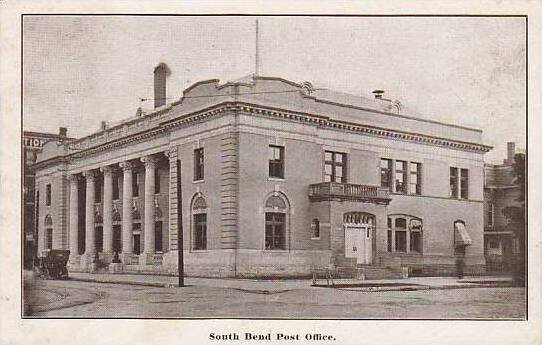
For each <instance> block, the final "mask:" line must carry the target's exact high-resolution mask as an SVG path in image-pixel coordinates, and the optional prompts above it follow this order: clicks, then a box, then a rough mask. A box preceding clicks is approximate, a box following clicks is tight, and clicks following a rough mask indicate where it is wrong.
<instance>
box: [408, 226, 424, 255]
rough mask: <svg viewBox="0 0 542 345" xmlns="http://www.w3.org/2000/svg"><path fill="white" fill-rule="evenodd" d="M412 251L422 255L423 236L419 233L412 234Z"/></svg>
mask: <svg viewBox="0 0 542 345" xmlns="http://www.w3.org/2000/svg"><path fill="white" fill-rule="evenodd" d="M410 251H411V252H416V253H421V252H422V234H421V232H419V231H411V232H410Z"/></svg>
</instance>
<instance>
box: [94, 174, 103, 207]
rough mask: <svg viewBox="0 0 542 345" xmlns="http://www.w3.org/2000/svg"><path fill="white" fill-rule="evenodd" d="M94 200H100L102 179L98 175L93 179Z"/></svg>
mask: <svg viewBox="0 0 542 345" xmlns="http://www.w3.org/2000/svg"><path fill="white" fill-rule="evenodd" d="M94 202H97V203H98V202H102V181H100V179H99V178H98V177H96V179H95V180H94Z"/></svg>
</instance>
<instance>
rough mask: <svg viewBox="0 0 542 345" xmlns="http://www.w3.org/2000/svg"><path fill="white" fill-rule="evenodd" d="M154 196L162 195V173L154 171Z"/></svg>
mask: <svg viewBox="0 0 542 345" xmlns="http://www.w3.org/2000/svg"><path fill="white" fill-rule="evenodd" d="M154 194H160V171H159V170H158V169H156V170H155V171H154Z"/></svg>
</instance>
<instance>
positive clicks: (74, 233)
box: [69, 175, 79, 263]
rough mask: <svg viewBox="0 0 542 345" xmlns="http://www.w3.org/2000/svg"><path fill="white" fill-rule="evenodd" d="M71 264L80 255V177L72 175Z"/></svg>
mask: <svg viewBox="0 0 542 345" xmlns="http://www.w3.org/2000/svg"><path fill="white" fill-rule="evenodd" d="M69 212H70V234H69V236H70V262H72V263H74V262H75V258H76V256H77V255H78V254H79V176H78V175H70V210H69Z"/></svg>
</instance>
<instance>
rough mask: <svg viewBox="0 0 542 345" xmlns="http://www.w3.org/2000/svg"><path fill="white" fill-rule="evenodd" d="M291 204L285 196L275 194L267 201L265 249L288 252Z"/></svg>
mask: <svg viewBox="0 0 542 345" xmlns="http://www.w3.org/2000/svg"><path fill="white" fill-rule="evenodd" d="M288 205H289V203H288V200H287V199H286V197H285V196H284V195H282V194H281V193H279V192H274V193H273V194H272V195H270V196H269V197H268V198H267V199H266V201H265V249H266V250H286V249H287V245H288V243H287V242H288V241H287V238H288V236H287V235H288V226H287V225H288V216H289V215H288V213H289V206H288Z"/></svg>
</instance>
